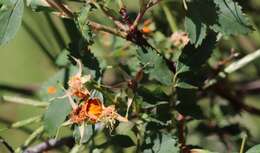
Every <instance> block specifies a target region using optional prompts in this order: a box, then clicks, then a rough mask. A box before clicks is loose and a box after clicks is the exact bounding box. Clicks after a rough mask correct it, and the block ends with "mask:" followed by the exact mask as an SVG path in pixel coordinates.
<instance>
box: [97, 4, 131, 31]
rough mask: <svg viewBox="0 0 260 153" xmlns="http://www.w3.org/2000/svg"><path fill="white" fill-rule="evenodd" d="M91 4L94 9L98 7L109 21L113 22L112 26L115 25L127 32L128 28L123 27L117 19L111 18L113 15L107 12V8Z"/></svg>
mask: <svg viewBox="0 0 260 153" xmlns="http://www.w3.org/2000/svg"><path fill="white" fill-rule="evenodd" d="M93 4H94V5H95V6H96V7H98V8H99V9H100V10H101V11H102V12H103V13H104V14H105V15H106V16H107V17H108V18H109V19H111V20H112V21H113V22H114V24H115V25H116V26H117V27H118V28H120V29H121V30H123V31H127V30H128V27H127V26H125V25H124V24H123V23H122V22H121V21H119V20H118V19H116V17H115V16H113V15H112V14H111V13H110V12H109V10H107V8H106V7H105V6H103V5H99V4H98V3H96V2H93Z"/></svg>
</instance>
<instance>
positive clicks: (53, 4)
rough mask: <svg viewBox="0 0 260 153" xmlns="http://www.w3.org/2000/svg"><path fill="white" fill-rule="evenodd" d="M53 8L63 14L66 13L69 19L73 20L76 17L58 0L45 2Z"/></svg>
mask: <svg viewBox="0 0 260 153" xmlns="http://www.w3.org/2000/svg"><path fill="white" fill-rule="evenodd" d="M45 1H46V2H47V3H48V4H49V5H50V6H51V7H52V8H54V9H56V10H58V11H59V12H61V13H64V15H65V16H66V17H68V18H73V17H74V15H73V13H72V11H71V10H70V9H69V8H68V7H66V6H65V5H64V4H63V3H61V2H60V1H57V0H54V1H53V0H45Z"/></svg>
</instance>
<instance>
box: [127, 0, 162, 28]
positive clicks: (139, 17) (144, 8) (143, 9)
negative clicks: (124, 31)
mask: <svg viewBox="0 0 260 153" xmlns="http://www.w3.org/2000/svg"><path fill="white" fill-rule="evenodd" d="M161 1H162V0H150V1H149V2H148V3H147V4H145V3H143V6H141V8H140V10H139V13H138V15H137V16H136V18H135V20H134V22H133V24H132V25H131V27H130V30H134V29H136V28H137V26H138V24H139V23H140V22H141V20H142V18H143V16H144V14H145V12H146V11H147V10H148V9H149V8H151V7H153V6H154V5H156V4H158V3H159V2H161Z"/></svg>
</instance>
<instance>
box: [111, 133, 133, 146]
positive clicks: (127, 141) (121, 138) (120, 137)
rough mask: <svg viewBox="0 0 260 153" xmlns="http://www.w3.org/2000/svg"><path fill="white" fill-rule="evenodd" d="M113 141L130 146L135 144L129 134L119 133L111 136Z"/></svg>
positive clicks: (119, 144)
mask: <svg viewBox="0 0 260 153" xmlns="http://www.w3.org/2000/svg"><path fill="white" fill-rule="evenodd" d="M111 143H112V144H115V145H117V146H120V147H123V148H128V147H132V146H134V145H135V143H134V141H133V140H132V139H131V138H130V137H129V136H127V135H121V134H117V135H115V136H113V137H112V138H111Z"/></svg>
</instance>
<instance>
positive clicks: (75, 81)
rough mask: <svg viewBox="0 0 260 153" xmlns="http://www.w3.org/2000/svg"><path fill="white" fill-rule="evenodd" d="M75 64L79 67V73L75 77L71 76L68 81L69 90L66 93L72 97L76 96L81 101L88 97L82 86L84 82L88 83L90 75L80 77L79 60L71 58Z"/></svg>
mask: <svg viewBox="0 0 260 153" xmlns="http://www.w3.org/2000/svg"><path fill="white" fill-rule="evenodd" d="M73 59H74V60H75V61H76V62H77V65H78V66H79V71H78V73H77V74H76V75H74V76H72V77H71V78H70V79H69V81H68V85H69V89H68V92H69V93H70V94H71V95H72V96H77V97H79V98H81V99H84V98H87V97H88V96H89V91H88V89H87V88H86V87H85V86H84V84H85V83H86V82H88V81H89V80H90V79H91V76H90V75H85V76H82V63H81V62H80V60H78V59H76V58H73Z"/></svg>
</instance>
